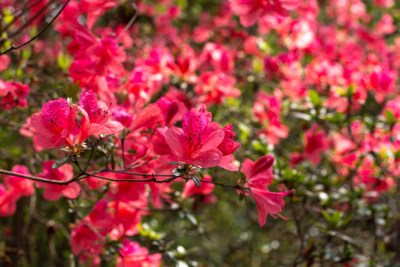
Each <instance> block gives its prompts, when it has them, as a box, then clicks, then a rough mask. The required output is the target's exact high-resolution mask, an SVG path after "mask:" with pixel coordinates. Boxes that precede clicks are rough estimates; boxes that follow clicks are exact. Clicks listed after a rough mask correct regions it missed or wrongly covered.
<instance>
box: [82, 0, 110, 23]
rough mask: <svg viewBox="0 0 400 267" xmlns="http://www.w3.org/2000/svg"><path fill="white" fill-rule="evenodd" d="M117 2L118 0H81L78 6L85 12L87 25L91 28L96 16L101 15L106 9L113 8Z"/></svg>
mask: <svg viewBox="0 0 400 267" xmlns="http://www.w3.org/2000/svg"><path fill="white" fill-rule="evenodd" d="M117 3H118V0H82V1H81V2H80V8H81V10H82V11H83V12H84V13H87V14H88V16H87V22H86V24H87V27H88V29H89V30H90V29H92V27H93V25H94V24H95V22H96V20H97V18H98V17H100V16H101V15H103V14H104V13H105V12H106V11H107V10H108V9H110V8H113V7H114V6H116V5H117Z"/></svg>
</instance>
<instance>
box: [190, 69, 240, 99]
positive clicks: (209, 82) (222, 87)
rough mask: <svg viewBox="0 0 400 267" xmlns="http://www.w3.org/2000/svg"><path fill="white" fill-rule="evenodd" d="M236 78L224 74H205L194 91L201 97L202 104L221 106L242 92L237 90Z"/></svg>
mask: <svg viewBox="0 0 400 267" xmlns="http://www.w3.org/2000/svg"><path fill="white" fill-rule="evenodd" d="M235 83H236V80H235V78H233V77H231V76H228V75H226V74H224V73H223V72H220V73H217V72H205V73H203V74H202V75H201V77H200V81H199V83H198V84H197V85H196V86H195V88H194V91H195V92H196V94H198V95H199V101H200V102H201V103H216V104H221V103H222V101H223V100H224V99H225V98H235V97H238V96H240V94H241V92H240V90H239V89H238V88H235Z"/></svg>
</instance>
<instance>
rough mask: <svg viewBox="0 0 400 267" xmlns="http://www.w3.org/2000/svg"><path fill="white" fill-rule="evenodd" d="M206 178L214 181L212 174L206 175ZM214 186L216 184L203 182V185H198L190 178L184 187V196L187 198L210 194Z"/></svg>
mask: <svg viewBox="0 0 400 267" xmlns="http://www.w3.org/2000/svg"><path fill="white" fill-rule="evenodd" d="M204 180H206V181H212V179H211V176H210V175H204ZM214 187H215V185H214V184H211V183H201V186H200V187H198V186H197V185H196V184H195V183H194V181H193V180H190V181H188V182H187V183H185V186H184V187H183V191H182V197H184V198H187V197H190V196H193V195H197V194H201V195H209V194H211V193H212V191H213V190H214Z"/></svg>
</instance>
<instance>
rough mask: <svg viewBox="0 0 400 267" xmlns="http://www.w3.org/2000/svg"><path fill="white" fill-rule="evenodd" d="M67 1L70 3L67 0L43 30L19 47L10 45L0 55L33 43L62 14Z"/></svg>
mask: <svg viewBox="0 0 400 267" xmlns="http://www.w3.org/2000/svg"><path fill="white" fill-rule="evenodd" d="M69 1H70V0H67V1H66V2H65V4H64V5H63V6H62V7H61V9H60V10H59V11H58V12H57V14H56V15H55V16H54V18H52V19H51V21H50V22H49V23H47V24H46V26H45V27H44V28H43V29H41V30H40V31H39V32H38V33H37V34H36V35H35V36H33V37H32V38H31V39H29V40H28V41H26V42H24V43H22V44H20V45H17V46H15V45H14V44H12V45H11V47H10V48H8V49H7V50H5V51H4V52H0V55H3V54H7V53H9V52H11V51H13V50H16V49H18V48H21V47H23V46H25V45H27V44H29V43H31V42H33V41H34V40H36V39H37V38H38V37H39V36H40V35H41V34H42V33H43V32H44V31H45V30H47V28H49V26H50V25H51V24H53V22H54V21H55V20H56V19H57V18H58V16H59V15H60V14H61V13H62V12H63V10H64V9H65V7H66V6H67V4H68V3H69Z"/></svg>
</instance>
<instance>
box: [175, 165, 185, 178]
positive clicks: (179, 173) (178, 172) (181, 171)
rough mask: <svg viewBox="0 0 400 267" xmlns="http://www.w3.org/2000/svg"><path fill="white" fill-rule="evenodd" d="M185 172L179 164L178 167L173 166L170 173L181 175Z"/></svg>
mask: <svg viewBox="0 0 400 267" xmlns="http://www.w3.org/2000/svg"><path fill="white" fill-rule="evenodd" d="M185 172H186V170H185V169H184V168H183V167H182V166H179V167H178V168H175V169H174V170H173V171H172V174H173V175H175V176H181V175H184V174H185Z"/></svg>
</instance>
